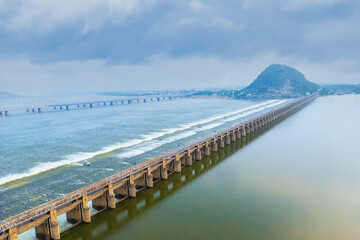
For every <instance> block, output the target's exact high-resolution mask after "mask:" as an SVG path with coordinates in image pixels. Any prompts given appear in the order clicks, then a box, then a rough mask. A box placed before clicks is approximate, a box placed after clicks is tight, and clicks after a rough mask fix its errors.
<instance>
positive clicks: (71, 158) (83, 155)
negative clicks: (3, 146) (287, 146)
mask: <svg viewBox="0 0 360 240" xmlns="http://www.w3.org/2000/svg"><path fill="white" fill-rule="evenodd" d="M284 101H285V100H282V101H280V100H269V101H266V102H263V103H260V104H256V105H252V106H249V107H246V108H241V109H238V110H236V111H232V112H228V113H225V114H219V115H216V116H213V117H210V118H206V119H202V120H199V121H195V122H192V123H188V124H184V125H180V127H176V128H169V129H164V130H161V131H159V132H154V133H149V134H146V135H143V136H142V138H141V139H133V140H129V141H127V142H123V143H116V144H113V145H110V146H106V147H104V148H102V149H101V150H99V151H95V152H78V153H75V154H71V155H68V156H66V157H65V158H64V159H63V160H59V161H56V162H45V163H40V164H38V165H37V166H35V167H32V168H30V169H29V170H27V171H25V172H22V173H13V174H9V175H7V176H4V177H1V178H0V185H3V184H6V183H9V182H13V181H16V180H19V179H22V178H26V177H30V176H34V175H37V174H39V173H42V172H46V171H49V170H52V169H55V168H58V167H61V166H65V165H69V164H76V163H79V162H82V161H85V160H88V159H91V158H94V157H97V156H100V155H103V154H106V153H110V152H113V151H115V150H119V149H122V148H127V147H131V146H134V145H137V144H139V143H142V142H147V141H151V140H154V139H157V138H160V137H163V136H166V135H169V134H173V133H175V132H178V131H184V130H187V129H189V128H192V127H195V126H198V125H204V124H206V123H210V122H213V121H216V120H220V119H223V118H226V117H230V116H232V115H234V114H239V113H243V112H246V113H248V115H249V114H251V113H254V112H257V111H260V110H258V109H261V108H264V107H265V106H266V107H271V106H275V105H278V104H280V103H283V102H284ZM279 102H280V103H279ZM252 109H255V110H253V112H252V111H249V110H252ZM238 118H239V117H238ZM230 119H231V118H227V119H225V120H224V121H232V120H230ZM221 124H223V123H213V124H210V125H208V126H202V127H200V128H199V129H200V130H201V129H203V130H207V129H211V128H214V127H216V126H220V125H221ZM190 133H191V135H193V134H195V133H196V132H193V131H190V132H188V133H184V134H185V135H186V134H190ZM185 135H181V134H178V135H176V136H173V137H172V138H168V139H167V140H166V141H160V142H156V143H152V144H150V145H148V146H146V148H145V147H144V148H143V149H141V148H140V149H139V148H138V149H136V150H134V151H133V152H132V153H130V152H127V153H123V154H124V155H123V157H131V156H136V155H139V154H142V153H144V152H147V151H150V150H153V149H155V148H157V147H159V146H161V145H163V144H165V143H169V142H168V141H170V142H172V141H175V140H174V138H177V136H178V139H182V138H185V137H186V136H185ZM191 135H189V136H191ZM182 136H185V137H182ZM178 139H176V140H178ZM159 144H161V145H159ZM148 149H149V150H148Z"/></svg>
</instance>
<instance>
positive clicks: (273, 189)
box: [63, 95, 360, 240]
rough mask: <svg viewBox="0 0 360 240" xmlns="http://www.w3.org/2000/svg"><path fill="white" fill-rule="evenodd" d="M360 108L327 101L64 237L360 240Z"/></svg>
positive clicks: (352, 101) (352, 102)
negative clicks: (359, 140) (359, 138)
mask: <svg viewBox="0 0 360 240" xmlns="http://www.w3.org/2000/svg"><path fill="white" fill-rule="evenodd" d="M359 104H360V97H359V96H354V95H349V96H342V97H324V98H318V99H316V100H315V101H314V102H312V103H311V104H310V105H308V106H306V107H305V108H303V109H301V110H300V111H298V112H297V113H295V114H294V115H292V116H290V117H288V118H286V119H285V120H283V121H281V122H279V123H278V124H275V125H272V126H269V127H267V128H266V129H264V130H262V131H260V132H257V133H255V134H251V135H250V136H247V137H246V138H243V139H241V140H240V141H237V142H236V143H235V144H232V145H230V146H226V147H225V149H223V150H220V151H218V152H217V153H212V154H211V156H210V157H205V158H204V159H203V161H201V162H196V163H195V164H194V165H193V166H192V167H186V168H183V170H182V172H181V174H173V175H171V176H169V179H168V180H166V181H161V182H159V183H156V184H155V186H154V189H146V190H145V191H142V192H140V193H138V197H137V198H135V199H128V200H125V201H124V202H123V203H121V204H120V205H118V207H117V209H116V210H113V211H106V212H104V213H101V214H100V215H98V216H96V217H95V218H94V219H93V220H92V223H91V224H83V225H80V226H79V227H77V228H75V229H73V230H71V231H69V232H68V233H66V234H64V236H63V238H64V239H100V238H101V239H128V238H133V239H140V238H146V239H259V240H260V239H261V240H262V239H295V240H296V239H299V240H300V239H324V240H331V239H334V240H335V239H347V240H355V239H359V238H360V229H359V227H358V226H359V224H360V200H359V199H360V190H359V189H360V186H359V183H360V174H359V171H360V170H359V169H360V162H359V156H360V148H359V146H358V143H359V142H358V141H357V140H356V139H357V136H359V134H360V127H359V125H358V123H359V122H360V112H359V111H358V108H357V107H358V106H359Z"/></svg>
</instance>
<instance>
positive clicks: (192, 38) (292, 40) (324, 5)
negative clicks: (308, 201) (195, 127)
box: [0, 0, 360, 91]
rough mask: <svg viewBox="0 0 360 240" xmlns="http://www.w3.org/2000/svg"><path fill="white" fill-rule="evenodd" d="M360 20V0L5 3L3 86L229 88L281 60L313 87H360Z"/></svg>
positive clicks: (1, 8) (0, 30) (0, 28)
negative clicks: (102, 81) (316, 84)
mask: <svg viewBox="0 0 360 240" xmlns="http://www.w3.org/2000/svg"><path fill="white" fill-rule="evenodd" d="M359 16H360V5H359V3H358V1H357V0H345V1H340V0H314V1H313V0H311V1H310V0H295V1H293V0H291V1H290V0H279V1H268V0H251V1H249V0H240V1H229V0H212V1H204V0H183V1H175V0H166V1H165V0H142V1H140V0H72V1H70V0H62V1H60V0H52V1H49V0H32V1H24V0H0V36H1V37H0V71H1V75H0V83H1V84H2V88H4V89H5V88H8V89H10V90H12V91H27V90H29V89H32V90H34V91H36V90H37V89H39V90H41V89H42V88H41V87H39V86H43V87H44V91H53V90H54V89H62V90H66V88H63V85H62V84H61V82H62V81H63V82H64V83H66V85H68V84H70V83H71V81H73V82H74V84H75V83H76V84H78V85H76V86H77V89H79V90H80V89H81V87H83V88H84V90H89V89H91V90H94V89H96V88H99V89H102V88H105V87H108V86H111V87H110V88H111V89H114V88H123V87H124V86H128V87H129V88H130V87H132V88H135V87H136V84H138V85H137V86H138V87H139V86H141V87H144V88H150V87H151V86H156V87H165V86H166V87H167V88H172V87H174V88H175V87H176V88H181V87H182V86H195V85H194V83H195V84H197V83H198V81H199V84H197V85H196V86H197V87H201V86H206V85H209V86H227V85H229V86H230V85H242V84H243V83H244V84H246V83H248V82H250V81H251V80H253V79H254V78H255V77H256V75H257V74H258V73H259V72H260V71H261V70H262V69H263V68H264V67H266V66H267V65H269V64H271V63H276V62H279V63H284V64H289V65H292V66H294V67H298V68H299V70H301V71H303V72H304V73H305V74H309V75H308V77H309V79H310V80H313V81H315V82H327V81H330V82H335V81H336V80H337V82H357V81H358V79H359V70H358V69H360V58H359V56H360V48H359V44H358V42H359V40H360V30H359V28H358V22H359V21H360V17H359ZM154 56H165V57H163V58H155V59H154ZM16 59H21V60H18V61H17V60H16ZM17 63H18V65H16V64H17ZM160 63H161V64H160ZM206 64H208V67H206ZM243 66H244V67H243ZM350 66H351V67H350ZM168 69H173V71H174V73H176V74H172V73H171V72H170V71H169V70H168ZM329 69H330V71H329ZM345 69H346V71H345ZM87 71H88V72H90V73H91V74H90V73H89V74H87ZM246 72H248V74H247V73H246ZM142 73H146V74H143V75H142ZM102 76H104V77H103V78H104V79H105V80H106V81H108V84H106V85H104V86H102V85H101V84H100V83H98V82H97V79H101V78H102ZM119 76H121V78H119ZM149 76H151V81H150V82H149V81H144V80H142V79H145V78H147V77H149ZM70 79H72V80H70ZM123 79H129V81H128V82H126V81H125V80H123ZM169 79H171V81H169ZM184 79H191V84H187V82H186V80H184ZM206 79H209V81H208V82H207V81H206ZM239 79H240V80H239ZM39 81H42V83H43V84H40V82H39ZM86 81H94V82H91V83H86ZM182 81H183V84H180V82H182ZM32 82H33V84H30V83H32ZM15 83H16V84H17V85H16V84H15ZM150 83H151V84H150ZM28 84H29V85H28ZM64 85H65V84H64ZM16 86H18V87H17V89H16ZM21 86H28V88H25V89H23V88H22V87H21ZM32 86H37V87H34V88H33V87H32ZM45 86H46V87H45ZM96 86H97V87H96Z"/></svg>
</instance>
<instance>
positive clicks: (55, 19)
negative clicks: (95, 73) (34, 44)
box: [2, 0, 156, 32]
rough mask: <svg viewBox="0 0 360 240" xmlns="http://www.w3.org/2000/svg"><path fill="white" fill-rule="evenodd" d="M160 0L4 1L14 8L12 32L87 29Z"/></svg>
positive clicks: (123, 18) (9, 23)
mask: <svg viewBox="0 0 360 240" xmlns="http://www.w3.org/2000/svg"><path fill="white" fill-rule="evenodd" d="M155 3H156V0H144V1H141V3H140V2H139V0H53V1H48V0H32V1H21V0H18V1H13V0H4V1H3V2H2V5H3V8H8V9H9V8H10V9H12V10H13V11H12V12H11V14H9V15H8V16H7V17H6V19H5V26H6V29H8V30H10V31H21V30H30V31H34V30H35V31H42V32H46V31H50V30H54V29H56V28H58V27H61V26H67V25H78V26H80V27H81V29H82V31H83V32H87V31H89V30H92V29H96V28H99V27H101V26H103V25H104V24H114V23H124V22H125V21H126V18H127V17H128V16H131V15H134V14H137V13H139V12H141V11H142V10H144V9H147V8H150V7H151V6H153V5H154V4H155Z"/></svg>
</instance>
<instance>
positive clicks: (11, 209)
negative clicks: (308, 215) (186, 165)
mask: <svg viewBox="0 0 360 240" xmlns="http://www.w3.org/2000/svg"><path fill="white" fill-rule="evenodd" d="M49 98H50V97H47V98H44V99H41V98H40V99H39V98H37V99H35V100H33V102H37V103H38V104H43V103H47V102H48V101H49ZM50 99H51V101H52V103H54V102H55V100H56V97H51V98H50ZM54 99H55V100H54ZM23 101H24V100H23V99H20V100H19V99H12V100H6V101H3V102H1V101H0V107H1V108H4V105H13V106H15V105H19V104H24V103H23ZM288 101H291V100H272V101H234V100H226V99H182V100H174V101H164V102H149V103H142V104H130V105H128V104H124V105H120V106H111V107H110V106H108V107H101V108H100V107H97V108H93V109H81V110H70V111H62V112H55V111H52V112H43V113H40V114H39V113H35V114H34V113H26V112H24V113H21V112H20V113H17V114H11V115H10V116H9V117H4V116H3V117H0V139H1V141H0V164H1V168H0V219H4V218H6V217H9V216H11V215H14V214H16V213H19V212H22V211H24V210H26V209H29V208H31V207H34V206H36V205H38V204H41V203H43V202H46V201H48V200H51V199H53V198H56V197H59V196H61V195H62V194H63V193H64V194H65V193H68V192H71V191H73V190H76V189H78V188H80V187H83V186H85V185H87V184H90V183H92V182H95V181H97V180H100V179H102V178H104V177H107V176H109V175H112V174H114V173H115V172H119V171H121V170H124V169H126V168H128V167H129V166H132V165H134V164H136V163H141V162H143V161H146V160H148V159H151V158H153V157H155V156H157V155H160V154H163V153H165V152H166V151H168V150H171V149H175V148H177V147H179V146H182V145H184V144H186V143H189V141H194V140H196V139H199V138H202V137H205V136H207V135H209V134H211V133H214V132H215V131H219V130H221V129H222V128H225V127H227V126H231V125H233V124H235V123H238V122H240V121H244V120H246V119H248V118H251V117H252V116H254V115H257V114H260V113H262V112H264V111H269V110H271V109H273V108H276V107H279V106H281V105H283V104H286V102H288ZM59 102H63V100H62V99H59ZM1 104H2V105H1ZM84 163H90V166H86V165H84Z"/></svg>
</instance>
